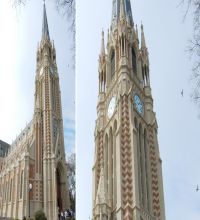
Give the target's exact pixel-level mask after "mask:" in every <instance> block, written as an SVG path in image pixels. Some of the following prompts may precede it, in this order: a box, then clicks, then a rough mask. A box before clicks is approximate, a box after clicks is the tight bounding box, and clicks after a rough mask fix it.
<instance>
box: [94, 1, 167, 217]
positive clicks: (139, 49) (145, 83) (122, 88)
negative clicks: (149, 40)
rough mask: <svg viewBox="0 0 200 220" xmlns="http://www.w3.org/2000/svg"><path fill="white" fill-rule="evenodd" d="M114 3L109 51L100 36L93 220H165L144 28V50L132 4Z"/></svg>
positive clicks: (142, 34) (155, 121)
mask: <svg viewBox="0 0 200 220" xmlns="http://www.w3.org/2000/svg"><path fill="white" fill-rule="evenodd" d="M112 4H113V5H112V6H113V8H112V23H111V28H110V31H109V34H108V39H107V47H106V50H105V48H104V36H103V35H102V43H101V48H102V49H101V53H100V56H99V69H98V71H99V96H98V103H97V120H96V127H95V157H94V158H95V159H94V166H93V220H99V219H100V220H101V219H107V220H135V219H144V220H146V219H157V220H165V209H164V195H163V183H162V167H161V166H162V161H161V158H160V155H159V147H158V140H157V129H158V127H157V120H156V116H155V112H154V110H153V98H152V95H151V86H150V74H149V59H148V49H147V46H146V42H145V37H144V30H143V26H142V27H141V46H140V44H139V39H138V29H137V25H136V26H135V25H134V22H133V18H132V11H131V3H130V0H113V3H112ZM99 198H101V201H100V200H99ZM102 201H103V202H102ZM102 210H103V211H102Z"/></svg>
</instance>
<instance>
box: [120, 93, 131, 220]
mask: <svg viewBox="0 0 200 220" xmlns="http://www.w3.org/2000/svg"><path fill="white" fill-rule="evenodd" d="M121 107H122V117H121V127H122V134H121V157H122V159H121V160H122V161H121V164H122V165H121V166H122V198H123V205H124V216H123V220H133V210H132V205H133V189H132V182H133V181H132V164H131V155H132V152H131V138H130V120H129V110H128V96H127V95H124V96H123V97H122V106H121Z"/></svg>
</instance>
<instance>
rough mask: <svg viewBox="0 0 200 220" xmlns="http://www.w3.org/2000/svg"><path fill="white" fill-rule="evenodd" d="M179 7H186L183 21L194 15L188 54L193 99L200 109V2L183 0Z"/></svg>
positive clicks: (197, 0) (199, 0)
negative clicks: (190, 66)
mask: <svg viewBox="0 0 200 220" xmlns="http://www.w3.org/2000/svg"><path fill="white" fill-rule="evenodd" d="M179 5H182V6H184V7H186V9H185V13H184V18H183V20H185V19H186V17H187V15H188V13H189V11H191V13H192V15H193V35H192V38H191V39H190V40H189V44H188V48H187V52H188V54H189V55H190V59H191V60H192V62H193V68H192V74H191V83H192V92H191V98H192V100H193V102H194V103H196V104H197V105H198V106H199V107H200V0H181V2H180V4H179Z"/></svg>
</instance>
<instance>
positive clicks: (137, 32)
mask: <svg viewBox="0 0 200 220" xmlns="http://www.w3.org/2000/svg"><path fill="white" fill-rule="evenodd" d="M136 36H137V39H138V28H137V24H136Z"/></svg>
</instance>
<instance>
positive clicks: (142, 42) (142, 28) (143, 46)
mask: <svg viewBox="0 0 200 220" xmlns="http://www.w3.org/2000/svg"><path fill="white" fill-rule="evenodd" d="M141 47H142V48H146V42H145V36H144V27H143V24H142V22H141Z"/></svg>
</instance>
